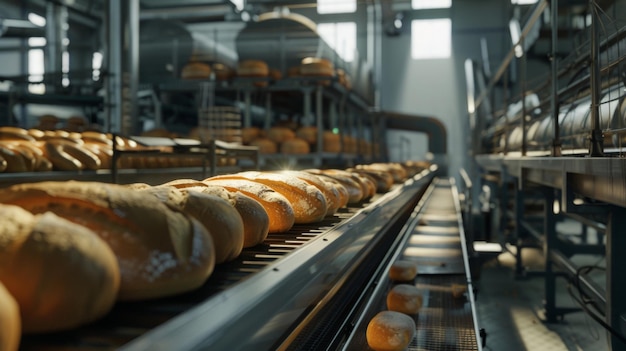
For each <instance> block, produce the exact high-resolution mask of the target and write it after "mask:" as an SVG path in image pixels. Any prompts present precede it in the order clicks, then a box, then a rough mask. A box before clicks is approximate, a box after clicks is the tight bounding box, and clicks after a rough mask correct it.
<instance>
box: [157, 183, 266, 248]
mask: <svg viewBox="0 0 626 351" xmlns="http://www.w3.org/2000/svg"><path fill="white" fill-rule="evenodd" d="M164 185H169V186H174V187H176V188H178V189H187V190H189V191H199V192H201V193H205V194H210V195H215V196H219V197H221V198H223V199H224V200H226V201H228V203H229V204H231V205H232V206H234V207H235V209H236V210H237V212H239V215H240V216H241V219H242V220H243V247H244V248H245V247H252V246H255V245H258V244H260V243H262V242H263V241H265V238H267V234H268V233H269V225H270V219H269V216H268V214H267V212H266V211H265V208H263V206H262V205H261V204H260V203H259V202H258V201H256V200H255V199H253V198H251V197H250V196H247V195H244V194H242V193H241V192H239V191H229V190H228V189H226V188H225V187H223V186H219V185H209V184H206V183H203V182H201V181H199V180H193V179H177V180H173V181H170V182H167V183H165V184H164Z"/></svg>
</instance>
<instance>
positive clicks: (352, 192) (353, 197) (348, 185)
mask: <svg viewBox="0 0 626 351" xmlns="http://www.w3.org/2000/svg"><path fill="white" fill-rule="evenodd" d="M305 171H306V172H309V173H312V174H315V175H317V176H321V177H323V179H329V180H332V181H335V182H338V183H339V184H341V185H342V186H343V187H344V188H345V189H346V191H347V192H348V203H349V204H356V203H359V202H361V200H363V199H364V197H365V194H364V193H363V188H362V187H361V185H360V184H359V183H358V182H357V181H356V180H354V179H353V178H352V176H351V175H345V174H343V173H337V172H335V173H328V172H327V170H324V171H322V170H319V169H307V170H305Z"/></svg>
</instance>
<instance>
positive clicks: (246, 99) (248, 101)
mask: <svg viewBox="0 0 626 351" xmlns="http://www.w3.org/2000/svg"><path fill="white" fill-rule="evenodd" d="M243 104H244V110H243V127H244V128H250V127H251V126H252V116H251V114H252V113H251V111H250V109H251V106H252V91H250V89H246V90H244V92H243Z"/></svg>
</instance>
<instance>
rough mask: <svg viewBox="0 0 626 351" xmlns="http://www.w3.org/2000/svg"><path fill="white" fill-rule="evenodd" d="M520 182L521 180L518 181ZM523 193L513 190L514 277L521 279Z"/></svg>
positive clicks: (522, 266)
mask: <svg viewBox="0 0 626 351" xmlns="http://www.w3.org/2000/svg"><path fill="white" fill-rule="evenodd" d="M517 181H518V182H521V181H522V179H518V180H517ZM522 221H524V191H523V190H522V189H520V187H519V186H518V187H516V189H515V243H516V247H517V250H515V277H522V276H524V273H525V268H524V264H523V262H524V261H523V259H522V249H523V248H524V245H525V243H524V239H525V235H524V226H523V225H522Z"/></svg>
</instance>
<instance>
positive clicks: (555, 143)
mask: <svg viewBox="0 0 626 351" xmlns="http://www.w3.org/2000/svg"><path fill="white" fill-rule="evenodd" d="M550 13H551V14H552V19H551V20H550V24H551V29H552V33H551V45H552V51H551V54H550V56H551V59H552V70H551V72H552V99H551V101H550V107H551V110H552V125H553V126H554V128H553V129H554V135H553V139H552V156H554V157H558V156H561V136H560V131H559V96H558V93H559V90H558V89H559V76H558V73H559V72H558V68H559V67H558V61H557V60H558V58H557V56H556V53H557V49H558V48H557V45H558V29H559V1H558V0H552V3H551V7H550Z"/></svg>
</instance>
